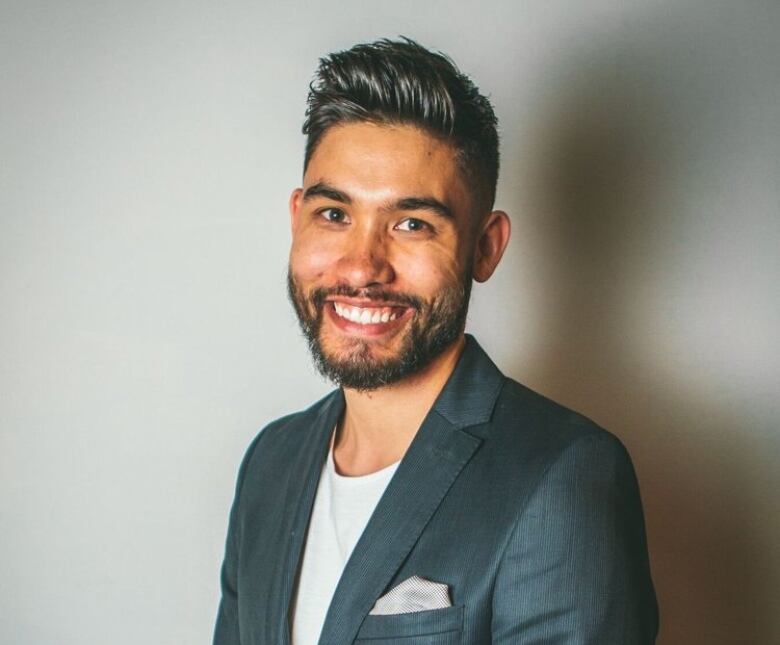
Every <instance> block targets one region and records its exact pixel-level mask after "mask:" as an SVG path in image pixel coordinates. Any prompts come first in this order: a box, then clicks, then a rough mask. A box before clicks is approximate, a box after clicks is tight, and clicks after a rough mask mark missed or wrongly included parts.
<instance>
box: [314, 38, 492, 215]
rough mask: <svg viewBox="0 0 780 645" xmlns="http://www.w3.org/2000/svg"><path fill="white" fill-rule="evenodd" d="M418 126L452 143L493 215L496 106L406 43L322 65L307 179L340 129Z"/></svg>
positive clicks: (338, 55)
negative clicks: (320, 150) (327, 139)
mask: <svg viewBox="0 0 780 645" xmlns="http://www.w3.org/2000/svg"><path fill="white" fill-rule="evenodd" d="M355 122H367V123H375V124H379V125H414V126H417V127H420V128H422V129H423V130H424V131H426V132H428V133H429V134H431V135H432V136H435V137H437V138H439V139H442V140H444V141H446V142H448V143H450V144H451V145H452V146H453V147H454V148H455V150H456V151H457V154H458V161H459V163H460V166H461V169H462V170H463V171H464V174H465V177H466V179H467V181H468V182H469V183H470V184H471V187H472V193H473V194H474V196H475V203H476V205H477V209H478V210H479V211H480V212H481V213H484V212H486V211H489V210H491V209H492V207H493V202H494V201H495V195H496V182H497V181H498V133H497V130H496V126H497V121H496V115H495V113H494V112H493V107H492V106H491V104H490V101H489V100H488V99H487V97H485V96H484V95H482V94H480V92H479V89H478V88H477V87H476V86H475V85H474V83H473V82H472V81H471V79H469V78H468V77H467V76H466V75H465V74H463V73H461V72H460V70H459V69H458V68H457V67H456V65H455V63H454V62H453V61H452V60H450V58H448V57H447V56H446V55H444V54H442V53H440V52H432V51H430V50H428V49H426V48H425V47H423V46H422V45H419V44H418V43H416V42H414V41H413V40H410V39H408V38H403V39H401V40H388V39H383V40H378V41H376V42H374V43H367V44H360V45H355V46H354V47H352V48H351V49H349V50H346V51H341V52H335V53H332V54H330V55H328V56H326V57H324V58H321V59H320V64H319V67H318V68H317V72H316V74H315V77H314V80H313V81H312V83H311V85H310V86H309V98H308V107H307V109H306V120H305V121H304V124H303V134H305V135H306V137H307V139H306V155H305V158H304V166H303V167H304V172H305V171H306V168H307V167H308V165H309V161H310V160H311V157H312V155H313V154H314V151H315V150H316V149H317V145H318V144H319V142H320V140H321V139H322V136H323V135H324V134H325V133H326V132H327V131H328V129H329V128H330V127H332V126H334V125H340V124H346V123H355Z"/></svg>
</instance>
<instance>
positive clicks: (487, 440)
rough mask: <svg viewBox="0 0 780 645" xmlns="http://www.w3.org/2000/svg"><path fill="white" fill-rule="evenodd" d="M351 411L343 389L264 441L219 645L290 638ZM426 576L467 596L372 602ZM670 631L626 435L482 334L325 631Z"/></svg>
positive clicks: (242, 484)
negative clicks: (322, 501)
mask: <svg viewBox="0 0 780 645" xmlns="http://www.w3.org/2000/svg"><path fill="white" fill-rule="evenodd" d="M343 409H344V397H343V394H342V393H341V391H340V390H337V391H335V392H333V393H332V394H330V395H329V396H327V397H325V398H324V399H322V400H321V401H319V402H318V403H315V404H314V405H313V406H312V407H310V408H309V409H308V410H305V411H303V412H300V413H298V414H293V415H290V416H287V417H284V418H282V419H279V420H277V421H275V422H273V423H271V424H270V425H269V426H267V427H266V428H265V429H264V430H263V431H262V432H261V433H260V434H259V435H258V437H257V438H256V439H255V440H254V442H253V443H252V445H251V446H250V447H249V450H248V451H247V454H246V457H245V458H244V461H243V464H242V466H241V469H240V471H239V476H238V484H237V488H236V496H235V501H234V504H233V508H232V510H231V514H230V526H229V529H228V538H227V546H226V554H225V560H224V565H223V568H222V600H221V603H220V607H219V613H218V617H217V624H216V631H215V634H214V643H215V645H239V643H240V644H241V645H261V644H262V645H270V644H274V645H277V644H281V645H286V644H288V643H290V613H291V599H292V598H293V589H294V585H295V583H296V573H297V571H298V565H299V563H300V559H301V552H302V548H303V543H304V538H305V536H306V527H307V523H308V519H309V515H310V513H311V509H312V504H313V501H314V494H315V492H316V489H317V484H318V480H319V475H320V472H321V469H322V466H323V464H324V460H325V457H326V454H327V450H328V440H329V437H330V434H331V432H332V430H333V428H334V426H335V425H336V422H337V421H338V419H339V417H340V415H341V413H342V411H343ZM414 575H418V576H420V577H422V578H425V579H428V580H431V581H434V582H439V583H444V584H446V585H448V586H449V589H450V596H451V600H452V606H451V607H447V608H444V609H432V610H429V611H423V612H417V613H409V614H399V615H390V616H379V615H368V614H369V611H370V610H371V608H372V607H373V605H374V603H375V602H376V600H377V599H378V598H379V597H380V596H382V595H384V594H385V593H386V592H387V591H388V590H389V589H392V588H393V587H395V586H396V585H397V584H398V583H400V582H403V581H404V580H406V579H407V578H409V577H411V576H414ZM299 593H301V594H305V593H306V589H301V590H300V592H299ZM657 628H658V611H657V605H656V599H655V593H654V591H653V585H652V582H651V579H650V569H649V564H648V557H647V545H646V540H645V527H644V520H643V517H642V507H641V502H640V499H639V490H638V488H637V482H636V477H635V475H634V470H633V467H632V465H631V460H630V458H629V456H628V454H627V453H626V451H625V449H624V448H623V446H622V445H621V444H620V442H619V441H618V440H617V439H616V438H615V437H614V436H613V435H611V434H609V433H607V432H606V431H604V430H602V429H601V428H599V427H598V426H596V425H594V424H593V423H592V422H591V421H589V420H588V419H586V418H584V417H582V416H580V415H579V414H576V413H574V412H572V411H570V410H567V409H566V408H563V407H561V406H559V405H557V404H555V403H553V402H552V401H550V400H548V399H546V398H544V397H542V396H540V395H538V394H536V393H534V392H532V391H531V390H529V389H527V388H525V387H523V386H522V385H520V384H519V383H517V382H515V381H513V380H511V379H509V378H506V377H505V376H503V375H502V374H501V372H500V371H499V370H498V368H497V367H496V366H495V365H494V364H493V362H492V361H491V360H490V358H489V357H488V356H487V355H486V354H485V353H484V351H483V350H482V349H481V348H480V346H479V345H478V344H477V342H476V341H475V340H474V339H473V338H472V337H470V336H468V337H467V343H466V348H465V350H464V352H463V354H462V355H461V358H460V360H459V362H458V365H457V367H456V369H455V371H454V372H453V374H452V376H451V377H450V379H449V381H448V382H447V385H446V386H445V388H444V390H443V391H442V393H441V394H440V396H439V397H438V399H437V401H436V403H435V404H434V406H433V408H432V410H431V411H430V413H429V414H428V416H427V417H426V419H425V421H424V422H423V424H422V426H421V428H420V430H419V432H418V433H417V435H416V436H415V438H414V440H413V441H412V444H411V446H410V447H409V450H408V451H407V453H406V455H405V456H404V458H403V460H402V461H401V463H400V464H399V466H398V469H397V471H396V473H395V475H394V477H393V479H392V480H391V482H390V484H389V486H388V488H387V490H386V491H385V493H384V495H383V497H382V498H381V500H380V501H379V504H378V506H377V507H376V510H375V511H374V513H373V515H372V516H371V519H370V520H369V523H368V526H367V527H366V530H365V531H364V533H363V535H362V536H361V538H360V540H359V541H358V543H357V546H356V547H355V550H354V552H353V553H352V556H351V557H350V559H349V562H348V563H347V565H346V568H345V569H344V573H343V575H342V576H341V580H340V581H339V584H338V587H337V588H336V591H335V594H334V596H333V600H332V602H331V604H330V608H329V610H328V614H327V617H326V619H325V624H324V627H323V630H322V635H321V638H320V641H319V642H320V645H345V644H349V643H355V642H358V643H360V642H369V641H370V643H371V644H372V645H383V644H386V643H403V644H406V645H413V644H422V643H426V644H431V645H433V644H437V645H443V644H449V643H469V644H477V643H480V644H482V643H484V644H488V643H502V644H503V643H513V644H514V643H517V644H520V643H528V644H529V645H530V644H534V645H542V644H545V645H559V644H560V645H564V644H565V645H575V644H585V643H589V644H598V645H640V644H645V643H653V642H654V641H655V636H656V632H657Z"/></svg>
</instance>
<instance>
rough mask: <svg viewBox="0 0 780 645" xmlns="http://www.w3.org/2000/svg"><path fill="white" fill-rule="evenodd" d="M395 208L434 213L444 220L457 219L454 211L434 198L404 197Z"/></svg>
mask: <svg viewBox="0 0 780 645" xmlns="http://www.w3.org/2000/svg"><path fill="white" fill-rule="evenodd" d="M394 206H395V208H396V209H397V210H400V211H419V210H424V211H432V212H433V213H435V214H436V215H438V216H439V217H443V218H444V219H449V220H452V219H455V217H454V215H453V214H452V209H450V207H449V206H447V205H446V204H443V203H442V202H440V201H439V200H438V199H436V198H434V197H404V198H402V199H399V200H398V201H397V202H396V203H395V204H394Z"/></svg>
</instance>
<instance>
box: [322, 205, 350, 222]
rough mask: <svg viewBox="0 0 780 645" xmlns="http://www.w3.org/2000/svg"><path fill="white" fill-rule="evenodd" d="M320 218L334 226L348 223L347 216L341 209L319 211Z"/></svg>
mask: <svg viewBox="0 0 780 645" xmlns="http://www.w3.org/2000/svg"><path fill="white" fill-rule="evenodd" d="M318 214H319V216H320V217H322V218H323V219H325V220H326V221H328V222H332V223H334V224H343V223H345V222H346V221H347V214H346V213H345V212H344V211H343V210H341V209H340V208H323V209H322V210H320V211H318Z"/></svg>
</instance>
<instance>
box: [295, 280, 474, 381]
mask: <svg viewBox="0 0 780 645" xmlns="http://www.w3.org/2000/svg"><path fill="white" fill-rule="evenodd" d="M471 280H472V273H471V267H469V268H468V270H466V271H465V272H464V275H463V276H462V278H461V281H460V282H457V283H452V284H448V285H446V286H444V287H443V288H442V289H441V290H440V291H439V293H437V294H436V296H434V297H433V298H431V299H430V300H428V301H425V300H423V299H422V298H419V297H418V296H415V295H412V294H402V293H395V292H392V291H386V290H382V289H373V288H366V289H356V288H354V287H349V286H345V285H341V286H337V287H332V288H325V287H318V288H315V289H312V290H311V291H310V292H309V293H305V292H304V291H303V289H302V288H301V286H300V285H299V284H298V282H297V281H296V279H295V276H294V275H293V273H292V270H290V269H288V272H287V293H288V296H289V298H290V302H291V303H292V305H293V308H294V309H295V313H296V314H297V315H298V322H299V323H300V326H301V330H302V331H303V335H304V336H305V338H306V340H307V342H308V345H309V350H310V351H311V354H312V357H313V358H314V364H315V366H316V367H317V370H318V371H319V372H320V373H321V374H322V375H323V376H325V377H326V378H328V379H330V380H331V381H333V382H334V383H336V384H337V385H340V386H341V387H345V388H351V389H355V390H361V391H369V390H376V389H377V388H380V387H383V386H385V385H390V384H392V383H397V382H398V381H400V380H402V379H404V378H406V377H407V376H411V375H412V374H415V373H417V372H419V371H420V370H422V369H423V368H424V367H425V366H426V365H428V364H429V363H430V362H431V361H432V360H433V359H435V358H436V357H437V356H439V355H440V354H441V353H442V352H443V351H444V350H445V349H447V348H448V347H450V346H451V345H452V344H453V343H454V342H455V341H456V340H458V338H459V337H460V335H461V334H462V333H463V330H464V328H465V326H466V314H467V312H468V305H469V297H470V295H471ZM331 296H343V297H347V298H369V299H372V300H376V301H380V302H392V303H396V304H398V305H402V306H405V307H410V308H412V309H413V315H412V318H411V320H410V321H409V322H408V323H407V328H406V330H405V331H403V332H402V333H403V337H402V338H401V340H400V348H399V349H398V350H397V351H396V352H395V354H394V355H392V356H388V357H384V358H377V357H375V356H374V355H373V351H372V345H373V343H372V342H371V341H368V340H363V339H354V340H353V342H352V346H351V347H350V348H349V349H348V351H345V352H341V353H340V354H339V355H337V354H335V353H334V352H329V351H328V350H327V348H326V347H325V346H324V344H323V340H322V321H323V316H324V313H325V303H326V299H327V298H329V297H331Z"/></svg>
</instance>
